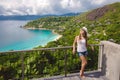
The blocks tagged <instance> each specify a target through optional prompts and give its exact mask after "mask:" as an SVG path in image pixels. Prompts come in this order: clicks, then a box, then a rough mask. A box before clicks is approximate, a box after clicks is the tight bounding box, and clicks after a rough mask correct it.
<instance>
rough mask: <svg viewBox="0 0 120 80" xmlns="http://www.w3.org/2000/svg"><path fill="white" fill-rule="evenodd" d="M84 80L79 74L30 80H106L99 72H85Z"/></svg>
mask: <svg viewBox="0 0 120 80" xmlns="http://www.w3.org/2000/svg"><path fill="white" fill-rule="evenodd" d="M85 76H86V77H85V78H82V79H81V78H80V76H79V73H73V74H68V75H67V77H65V76H54V77H48V78H37V79H31V80H108V79H107V78H106V77H105V76H103V75H102V74H101V71H91V72H85Z"/></svg>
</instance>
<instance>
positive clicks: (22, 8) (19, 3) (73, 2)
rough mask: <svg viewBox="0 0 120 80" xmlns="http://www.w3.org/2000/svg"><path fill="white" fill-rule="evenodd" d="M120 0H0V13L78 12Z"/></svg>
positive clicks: (40, 13) (41, 13)
mask: <svg viewBox="0 0 120 80" xmlns="http://www.w3.org/2000/svg"><path fill="white" fill-rule="evenodd" d="M118 1H119V2H120V0H0V15H43V14H65V13H71V12H72V13H77V12H84V11H87V10H91V9H94V8H97V7H101V6H103V5H106V4H110V3H113V2H118Z"/></svg>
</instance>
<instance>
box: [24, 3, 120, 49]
mask: <svg viewBox="0 0 120 80" xmlns="http://www.w3.org/2000/svg"><path fill="white" fill-rule="evenodd" d="M83 26H86V27H87V28H88V33H89V43H98V42H99V41H101V40H111V41H113V42H116V43H119V44H120V37H119V35H120V2H117V3H114V4H110V5H106V6H104V7H101V8H98V9H94V10H92V11H89V12H86V13H83V14H81V15H79V16H73V17H47V18H41V19H38V20H35V21H32V22H29V23H28V24H26V25H25V28H32V27H33V28H46V29H51V30H55V31H56V32H58V33H59V34H62V35H63V37H62V38H61V39H59V40H58V41H57V44H54V43H55V42H54V43H52V42H50V43H51V44H54V46H58V45H72V42H73V39H74V37H75V36H76V35H78V34H79V29H80V28H81V27H83ZM63 42H66V43H63ZM50 43H49V44H48V45H51V44H50ZM51 46H52V45H51ZM51 46H48V47H51Z"/></svg>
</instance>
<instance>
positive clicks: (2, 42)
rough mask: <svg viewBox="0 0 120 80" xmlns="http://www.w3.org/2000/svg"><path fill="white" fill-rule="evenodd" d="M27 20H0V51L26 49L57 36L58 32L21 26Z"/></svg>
mask: <svg viewBox="0 0 120 80" xmlns="http://www.w3.org/2000/svg"><path fill="white" fill-rule="evenodd" d="M27 22H28V21H19V20H4V21H0V51H9V50H28V49H33V48H34V47H37V46H45V45H46V44H47V43H48V42H50V41H54V40H55V39H56V38H58V36H59V35H58V34H54V33H52V31H50V30H37V29H36V30H28V29H24V28H21V27H20V26H23V25H25V24H26V23H27Z"/></svg>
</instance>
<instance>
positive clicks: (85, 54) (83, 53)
mask: <svg viewBox="0 0 120 80" xmlns="http://www.w3.org/2000/svg"><path fill="white" fill-rule="evenodd" d="M78 55H79V56H87V55H88V52H87V51H84V52H78Z"/></svg>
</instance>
